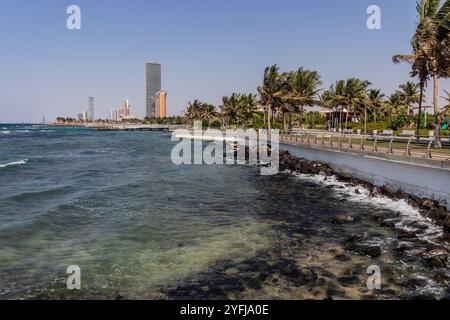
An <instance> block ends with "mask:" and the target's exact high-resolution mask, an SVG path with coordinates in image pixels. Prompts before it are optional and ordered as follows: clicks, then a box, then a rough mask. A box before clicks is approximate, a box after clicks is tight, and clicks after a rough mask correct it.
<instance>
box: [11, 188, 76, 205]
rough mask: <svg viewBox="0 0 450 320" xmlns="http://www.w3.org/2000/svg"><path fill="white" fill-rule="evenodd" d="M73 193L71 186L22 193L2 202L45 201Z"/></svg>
mask: <svg viewBox="0 0 450 320" xmlns="http://www.w3.org/2000/svg"><path fill="white" fill-rule="evenodd" d="M72 192H73V187H71V186H63V187H58V188H53V189H47V190H42V191H35V192H24V193H21V194H18V195H15V196H12V197H9V198H6V199H4V200H6V201H13V202H24V201H29V200H46V199H51V197H52V196H53V197H55V196H61V195H65V194H69V193H72Z"/></svg>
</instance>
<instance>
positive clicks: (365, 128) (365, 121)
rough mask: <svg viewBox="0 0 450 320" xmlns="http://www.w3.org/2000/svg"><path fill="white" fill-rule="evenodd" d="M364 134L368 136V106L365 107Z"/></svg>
mask: <svg viewBox="0 0 450 320" xmlns="http://www.w3.org/2000/svg"><path fill="white" fill-rule="evenodd" d="M364 134H365V135H367V106H364Z"/></svg>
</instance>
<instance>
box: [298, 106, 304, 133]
mask: <svg viewBox="0 0 450 320" xmlns="http://www.w3.org/2000/svg"><path fill="white" fill-rule="evenodd" d="M302 122H303V106H300V112H299V113H298V128H299V129H301V128H302Z"/></svg>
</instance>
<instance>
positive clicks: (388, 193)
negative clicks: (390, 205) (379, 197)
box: [380, 186, 396, 198]
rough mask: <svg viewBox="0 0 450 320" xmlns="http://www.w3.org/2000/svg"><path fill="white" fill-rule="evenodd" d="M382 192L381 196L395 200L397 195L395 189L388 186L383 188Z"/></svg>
mask: <svg viewBox="0 0 450 320" xmlns="http://www.w3.org/2000/svg"><path fill="white" fill-rule="evenodd" d="M380 192H381V194H383V195H385V196H388V197H391V198H394V197H395V194H396V191H394V190H393V189H391V188H389V187H388V186H383V187H381V190H380Z"/></svg>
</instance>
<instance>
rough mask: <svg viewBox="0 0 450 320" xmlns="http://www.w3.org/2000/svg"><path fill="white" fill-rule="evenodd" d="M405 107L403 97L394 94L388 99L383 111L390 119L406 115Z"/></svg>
mask: <svg viewBox="0 0 450 320" xmlns="http://www.w3.org/2000/svg"><path fill="white" fill-rule="evenodd" d="M407 108H408V107H407V106H406V102H405V99H404V97H403V95H402V94H401V93H400V92H398V91H397V92H395V93H393V94H392V95H391V96H390V97H389V102H388V104H387V105H386V106H385V111H386V112H387V113H388V114H389V115H390V116H391V118H392V117H398V116H402V115H406V113H407Z"/></svg>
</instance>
